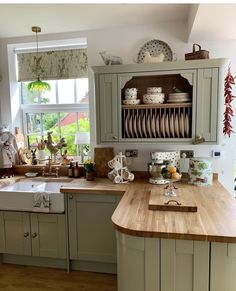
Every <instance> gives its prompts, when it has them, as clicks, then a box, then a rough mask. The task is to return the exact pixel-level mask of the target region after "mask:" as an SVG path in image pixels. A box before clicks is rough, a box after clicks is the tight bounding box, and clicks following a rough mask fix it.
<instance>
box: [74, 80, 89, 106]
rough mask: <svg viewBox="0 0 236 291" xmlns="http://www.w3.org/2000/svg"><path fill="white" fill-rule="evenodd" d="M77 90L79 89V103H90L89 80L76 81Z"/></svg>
mask: <svg viewBox="0 0 236 291" xmlns="http://www.w3.org/2000/svg"><path fill="white" fill-rule="evenodd" d="M76 89H77V92H76V93H77V96H76V97H77V99H76V100H77V103H84V104H88V103H89V98H88V78H81V79H76Z"/></svg>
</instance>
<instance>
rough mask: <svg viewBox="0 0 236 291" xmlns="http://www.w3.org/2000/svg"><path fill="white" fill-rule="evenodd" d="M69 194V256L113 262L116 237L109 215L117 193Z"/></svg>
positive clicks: (113, 207)
mask: <svg viewBox="0 0 236 291" xmlns="http://www.w3.org/2000/svg"><path fill="white" fill-rule="evenodd" d="M69 198H70V199H69V204H68V207H69V210H68V215H69V239H70V256H71V257H70V259H79V260H83V261H94V262H107V263H114V262H116V239H115V231H114V229H113V226H112V222H111V216H112V214H113V212H114V210H115V208H116V206H117V203H118V199H119V197H117V196H115V195H101V194H98V195H92V194H87V195H86V194H74V195H71V196H69Z"/></svg>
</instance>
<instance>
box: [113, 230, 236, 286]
mask: <svg viewBox="0 0 236 291" xmlns="http://www.w3.org/2000/svg"><path fill="white" fill-rule="evenodd" d="M116 236H117V248H118V252H117V256H118V257H117V272H118V291H130V290H136V291H209V273H210V268H209V264H210V263H209V252H210V248H209V245H210V244H209V242H201V241H192V240H189V241H187V240H174V239H160V238H150V237H136V236H130V235H126V234H124V233H120V232H118V231H117V232H116ZM219 280H220V278H219ZM219 290H220V289H219ZM221 290H223V289H221ZM232 290H233V289H232ZM212 291H216V289H212ZM217 291H218V289H217ZM230 291H231V290H230Z"/></svg>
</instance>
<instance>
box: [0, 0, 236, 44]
mask: <svg viewBox="0 0 236 291" xmlns="http://www.w3.org/2000/svg"><path fill="white" fill-rule="evenodd" d="M235 15H236V4H179V3H174V4H173V3H172V4H161V3H159V4H0V38H10V37H20V36H27V35H32V31H31V27H32V26H34V25H38V26H41V28H42V34H50V33H61V32H73V31H82V30H94V29H106V28H113V27H119V26H129V25H142V24H158V23H160V22H170V21H183V22H186V27H187V28H188V29H187V30H186V31H187V32H186V38H185V39H186V40H188V41H189V42H198V41H199V42H200V41H205V40H207V41H209V40H217V41H224V40H235V39H236V17H235Z"/></svg>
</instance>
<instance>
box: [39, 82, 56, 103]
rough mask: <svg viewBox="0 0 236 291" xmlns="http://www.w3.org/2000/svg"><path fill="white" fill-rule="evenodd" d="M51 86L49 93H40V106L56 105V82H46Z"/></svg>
mask: <svg viewBox="0 0 236 291" xmlns="http://www.w3.org/2000/svg"><path fill="white" fill-rule="evenodd" d="M46 82H47V83H48V84H50V86H51V90H50V91H44V92H42V93H41V104H56V103H57V100H56V81H46Z"/></svg>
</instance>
